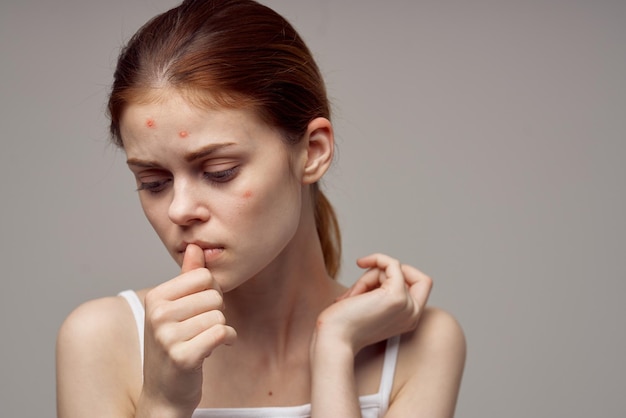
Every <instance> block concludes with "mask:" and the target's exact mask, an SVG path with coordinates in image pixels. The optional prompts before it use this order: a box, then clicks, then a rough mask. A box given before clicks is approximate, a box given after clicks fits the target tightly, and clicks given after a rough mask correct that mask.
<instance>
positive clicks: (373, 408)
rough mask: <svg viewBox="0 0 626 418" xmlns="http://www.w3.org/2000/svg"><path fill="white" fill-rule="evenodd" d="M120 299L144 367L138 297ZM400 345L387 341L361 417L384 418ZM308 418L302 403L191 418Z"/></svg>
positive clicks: (207, 411)
mask: <svg viewBox="0 0 626 418" xmlns="http://www.w3.org/2000/svg"><path fill="white" fill-rule="evenodd" d="M120 296H122V297H123V298H124V299H126V301H127V302H128V304H129V305H130V308H131V309H132V311H133V316H134V317H135V323H136V325H137V333H138V335H139V349H140V352H141V364H142V367H143V345H144V342H143V338H144V317H145V311H144V307H143V304H142V303H141V300H139V297H138V296H137V294H136V293H135V292H134V291H132V290H125V291H123V292H121V293H120ZM399 346H400V337H399V336H396V337H393V338H390V339H389V340H387V347H386V349H385V359H384V362H383V370H382V375H381V379H380V385H379V388H378V392H377V393H374V394H371V395H364V396H359V403H360V404H361V414H362V417H363V418H383V416H384V415H385V413H386V412H387V409H388V407H389V398H390V396H391V388H392V386H393V378H394V374H395V370H396V362H397V359H398V348H399ZM310 416H311V404H305V405H299V406H280V407H263V408H199V409H196V410H195V412H194V413H193V415H192V418H309V417H310Z"/></svg>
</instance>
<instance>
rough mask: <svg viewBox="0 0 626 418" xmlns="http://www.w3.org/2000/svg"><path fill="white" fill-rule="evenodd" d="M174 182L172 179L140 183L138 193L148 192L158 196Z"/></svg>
mask: <svg viewBox="0 0 626 418" xmlns="http://www.w3.org/2000/svg"><path fill="white" fill-rule="evenodd" d="M171 181H172V179H165V180H158V181H148V182H145V183H143V182H142V183H140V184H139V187H138V188H137V191H140V190H147V191H149V192H150V193H153V194H156V193H159V192H160V191H162V190H163V189H165V187H166V186H167V185H168V184H169V183H170V182H171Z"/></svg>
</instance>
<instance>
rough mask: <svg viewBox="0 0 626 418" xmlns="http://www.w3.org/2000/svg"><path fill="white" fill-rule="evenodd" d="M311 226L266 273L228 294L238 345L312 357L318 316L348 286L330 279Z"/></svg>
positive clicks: (274, 355)
mask: <svg viewBox="0 0 626 418" xmlns="http://www.w3.org/2000/svg"><path fill="white" fill-rule="evenodd" d="M307 224H308V225H309V227H308V228H300V230H299V231H298V233H296V236H295V237H294V239H293V241H292V242H291V243H290V244H289V245H288V246H287V247H286V248H285V249H284V250H283V252H282V254H281V255H280V256H279V257H277V258H276V259H275V260H274V261H273V262H272V263H271V264H270V265H269V266H268V267H267V268H266V269H264V270H263V272H261V273H260V274H258V275H257V276H255V277H253V278H251V279H250V280H248V281H247V282H246V283H245V284H244V285H242V286H240V287H239V288H237V289H234V290H232V291H230V292H228V293H227V294H225V295H224V301H225V305H226V310H225V312H224V313H225V316H226V319H227V322H228V324H229V325H231V326H233V327H234V328H235V330H236V331H237V335H238V337H237V343H236V344H235V346H239V347H241V348H245V347H250V346H252V347H254V351H255V352H257V353H263V355H264V356H268V357H272V358H275V359H283V360H284V359H286V358H287V357H288V356H287V353H298V352H302V350H301V349H302V348H303V347H306V351H307V353H308V345H309V342H310V336H311V334H312V332H313V329H314V327H315V322H316V320H317V316H318V315H319V313H320V312H321V311H322V310H324V309H325V308H326V307H327V306H329V305H330V304H332V303H333V301H334V300H335V298H336V297H337V296H339V295H340V294H341V293H342V292H343V290H344V287H343V286H341V285H340V284H339V283H337V282H336V281H335V280H333V279H332V278H330V277H329V276H328V274H327V272H326V267H325V264H324V257H323V254H322V249H321V246H320V243H319V239H318V237H317V231H316V230H315V225H314V222H309V223H307ZM311 226H312V227H311Z"/></svg>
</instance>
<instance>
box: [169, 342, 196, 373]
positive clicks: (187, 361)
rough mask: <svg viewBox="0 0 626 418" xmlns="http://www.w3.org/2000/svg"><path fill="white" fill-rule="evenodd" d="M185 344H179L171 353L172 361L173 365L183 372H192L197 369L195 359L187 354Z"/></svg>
mask: <svg viewBox="0 0 626 418" xmlns="http://www.w3.org/2000/svg"><path fill="white" fill-rule="evenodd" d="M187 351H188V350H186V347H185V345H184V344H178V345H176V346H174V347H172V349H171V350H170V352H169V357H170V361H171V362H172V364H173V365H174V366H175V367H176V368H178V369H181V370H191V369H193V368H194V367H195V362H194V361H193V358H192V357H191V356H190V355H189V353H188V352H187Z"/></svg>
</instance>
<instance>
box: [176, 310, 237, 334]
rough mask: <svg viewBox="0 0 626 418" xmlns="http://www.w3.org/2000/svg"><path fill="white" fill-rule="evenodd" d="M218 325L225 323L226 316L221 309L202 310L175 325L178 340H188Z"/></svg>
mask: <svg viewBox="0 0 626 418" xmlns="http://www.w3.org/2000/svg"><path fill="white" fill-rule="evenodd" d="M220 325H226V318H225V317H224V313H223V312H222V311H219V310H213V311H208V312H203V313H201V314H199V315H196V316H194V317H192V318H189V319H187V320H185V321H183V322H181V323H179V324H178V325H177V327H178V330H177V334H178V338H179V341H189V340H191V339H193V338H195V337H196V336H197V335H199V334H201V333H203V332H205V331H207V330H210V329H211V328H213V327H216V326H220Z"/></svg>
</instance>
